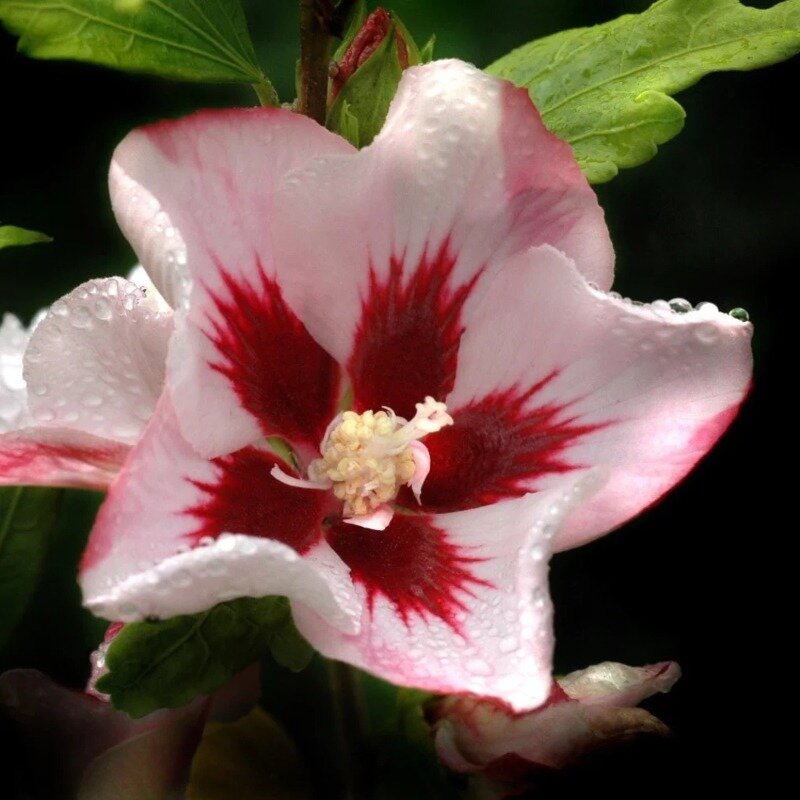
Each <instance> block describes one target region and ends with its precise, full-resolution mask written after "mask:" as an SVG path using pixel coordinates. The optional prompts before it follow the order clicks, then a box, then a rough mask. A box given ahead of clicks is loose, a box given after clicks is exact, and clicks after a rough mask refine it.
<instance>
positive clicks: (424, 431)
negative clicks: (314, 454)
mask: <svg viewBox="0 0 800 800" xmlns="http://www.w3.org/2000/svg"><path fill="white" fill-rule="evenodd" d="M334 422H336V421H334ZM452 424H453V419H452V417H451V416H450V415H449V414H448V413H447V407H446V406H445V404H444V403H439V402H437V401H435V400H434V399H433V398H432V397H426V398H425V402H424V403H417V413H416V414H415V416H414V418H413V419H412V420H411V421H409V422H406V420H404V419H402V418H400V417H397V416H395V414H394V412H392V411H365V412H363V413H362V414H357V413H356V412H355V411H345V412H343V413H342V414H341V415H340V416H339V418H338V422H336V424H332V425H331V427H330V428H329V430H328V433H327V434H326V436H325V439H324V441H323V442H322V448H321V450H322V458H318V459H316V460H315V461H312V462H311V464H310V465H309V467H308V476H309V478H310V479H311V480H312V481H318V482H324V481H331V482H332V483H333V493H334V495H335V496H336V497H337V498H339V499H340V500H342V501H343V503H344V513H345V515H347V516H362V515H365V514H369V513H371V512H372V511H374V510H375V509H376V508H378V507H379V506H381V505H384V504H385V503H388V502H390V501H391V500H394V498H395V497H397V493H398V491H399V490H400V487H401V486H403V484H407V483H409V482H410V481H411V479H412V477H413V476H414V473H415V471H416V462H415V461H414V451H413V448H412V447H411V443H412V442H414V441H417V440H419V439H422V438H423V437H424V436H427V435H428V434H429V433H435V432H436V431H439V430H441V428H443V427H444V426H445V425H452Z"/></svg>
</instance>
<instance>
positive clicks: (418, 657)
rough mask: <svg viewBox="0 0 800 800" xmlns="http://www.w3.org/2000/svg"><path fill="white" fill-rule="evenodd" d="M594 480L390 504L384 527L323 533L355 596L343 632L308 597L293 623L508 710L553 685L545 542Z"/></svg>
mask: <svg viewBox="0 0 800 800" xmlns="http://www.w3.org/2000/svg"><path fill="white" fill-rule="evenodd" d="M591 484H592V481H590V480H584V481H583V482H581V483H576V482H574V481H565V482H564V484H562V486H561V487H560V488H559V489H553V490H549V491H543V492H539V493H537V494H535V495H528V496H526V497H523V498H520V499H517V500H508V501H504V502H500V503H496V504H494V505H492V506H485V507H483V508H478V509H474V510H471V511H461V512H455V513H452V514H437V515H413V516H412V515H405V514H397V515H395V517H394V518H393V520H392V522H391V524H390V525H389V527H388V528H386V529H385V530H383V531H380V532H376V531H369V530H365V529H363V528H358V527H355V526H352V525H347V524H341V525H339V526H337V527H335V528H334V529H333V530H332V531H331V532H330V534H329V541H330V543H331V546H332V547H333V549H334V550H335V551H336V552H337V553H338V554H339V555H340V556H341V558H342V559H343V560H344V561H345V562H346V563H347V564H348V565H349V566H350V569H351V574H352V577H353V581H354V583H355V585H356V587H357V589H358V592H359V597H360V599H361V600H362V604H363V605H362V609H363V610H362V614H361V626H360V632H359V633H358V634H357V635H342V634H341V633H340V632H339V631H337V630H335V629H333V628H332V627H331V626H330V624H328V623H326V622H325V620H324V619H323V618H322V617H321V616H320V615H319V614H317V613H314V611H313V610H311V608H309V607H308V606H304V607H300V606H298V605H296V604H293V612H294V618H295V622H296V623H297V626H298V629H299V630H300V632H301V633H303V635H305V636H306V638H308V640H309V641H310V642H311V643H312V644H313V645H314V646H315V647H316V648H317V649H318V650H320V651H321V652H322V653H323V654H324V655H326V656H328V657H330V658H335V659H339V660H341V661H347V662H348V663H350V664H354V665H356V666H359V667H362V668H364V669H367V670H369V671H371V672H374V673H376V674H378V675H381V676H382V677H384V678H386V679H388V680H390V681H394V682H396V683H400V684H403V685H412V686H419V687H422V688H425V689H430V690H432V691H436V692H469V693H474V694H477V695H483V696H488V697H495V698H497V699H499V700H500V701H502V702H503V703H505V704H507V705H508V706H509V707H510V708H512V709H514V710H515V711H520V710H524V709H528V708H534V707H536V706H537V705H539V704H541V703H542V702H544V700H545V699H546V698H547V696H548V694H549V692H550V685H551V678H550V671H551V664H552V649H553V631H552V620H551V615H552V609H551V604H550V598H549V594H548V590H547V569H548V568H547V563H548V560H549V557H550V541H551V539H552V537H553V536H554V535H555V533H556V531H557V530H558V527H559V525H560V523H561V521H562V520H563V518H564V516H565V515H566V514H567V513H569V511H570V510H571V509H572V508H574V507H575V506H576V505H577V504H578V503H580V502H581V500H583V498H584V496H585V495H586V494H587V493H588V492H590V491H591V490H592V488H593V487H592V485H591Z"/></svg>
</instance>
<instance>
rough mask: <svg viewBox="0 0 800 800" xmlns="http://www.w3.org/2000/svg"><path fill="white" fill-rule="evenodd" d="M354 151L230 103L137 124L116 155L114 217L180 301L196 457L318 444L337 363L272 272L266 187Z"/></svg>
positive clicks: (181, 388)
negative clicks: (315, 162) (267, 442)
mask: <svg viewBox="0 0 800 800" xmlns="http://www.w3.org/2000/svg"><path fill="white" fill-rule="evenodd" d="M351 152H353V148H352V147H351V145H349V144H348V143H347V142H346V141H345V140H344V139H342V138H341V137H338V136H335V135H334V134H332V133H329V132H328V131H326V130H325V129H324V128H322V127H320V126H319V125H317V124H316V123H314V122H312V121H311V120H309V119H307V118H305V117H302V116H301V115H299V114H294V113H291V112H289V111H285V110H280V109H247V110H245V109H234V110H225V111H204V112H200V113H198V114H194V115H192V116H190V117H187V118H184V119H181V120H177V121H175V122H162V123H158V124H156V125H151V126H148V127H145V128H142V129H139V130H137V131H134V132H133V133H131V134H130V135H129V136H128V137H127V138H126V139H125V140H124V141H123V142H122V144H120V146H119V147H118V148H117V150H116V152H115V154H114V161H113V163H112V167H111V178H110V180H111V194H112V200H113V205H114V210H115V213H116V215H117V219H118V221H119V223H120V226H121V227H122V229H123V231H124V232H125V234H126V236H127V237H128V239H129V240H130V241H131V243H132V244H133V247H134V249H135V250H136V252H137V254H138V255H139V257H140V259H141V261H142V264H143V265H144V266H145V267H146V269H147V270H148V272H149V273H150V275H151V276H152V278H153V280H154V281H155V283H156V285H157V286H158V287H159V289H160V290H161V291H162V293H163V294H164V297H165V298H166V299H167V300H168V301H169V302H170V303H171V304H172V305H173V306H175V307H177V308H183V309H188V311H187V315H186V319H185V325H182V326H181V327H180V328H179V331H178V333H177V334H176V340H175V342H174V345H173V348H172V351H171V355H170V366H169V373H170V377H169V384H170V389H171V391H172V395H173V402H174V403H175V406H176V408H177V411H178V417H179V420H180V424H181V428H182V430H183V433H184V435H185V436H186V437H187V438H188V439H189V441H191V442H192V444H193V446H194V447H195V448H196V449H197V450H198V451H199V452H201V453H203V454H204V455H207V456H217V455H224V454H225V453H229V452H232V451H234V450H238V449H239V448H241V447H243V446H245V445H247V444H250V443H252V442H253V441H255V440H256V439H258V438H260V437H261V436H264V435H272V434H279V435H281V436H283V437H284V438H287V439H290V440H292V441H295V442H299V443H300V444H305V445H307V446H312V447H316V446H318V444H319V438H320V437H321V435H322V433H323V432H324V429H325V425H327V423H328V421H329V420H330V417H331V416H333V414H334V413H335V409H336V401H337V399H338V390H339V376H338V367H337V366H336V364H335V363H334V362H333V360H332V359H331V358H330V357H329V356H328V355H327V354H326V353H325V351H323V350H322V348H320V347H319V345H318V344H317V343H316V342H315V341H314V340H313V339H312V338H311V337H310V336H309V335H308V333H306V331H305V329H304V328H303V326H302V324H300V322H299V321H298V320H297V318H296V317H295V315H294V313H293V311H292V310H291V309H290V308H289V307H288V306H287V305H286V303H285V302H284V299H283V296H282V293H281V288H280V286H279V285H278V284H277V283H276V282H275V279H274V276H275V263H274V260H275V259H274V255H273V244H272V239H273V233H274V231H273V195H274V189H275V184H276V182H277V181H278V180H279V179H280V178H281V177H282V176H283V174H284V173H285V172H287V171H288V170H290V169H292V168H293V167H297V166H299V165H300V164H303V163H305V162H306V161H308V160H309V159H312V158H314V157H315V156H320V155H325V154H332V153H339V154H342V153H351ZM299 235H305V234H304V233H303V232H302V231H301V232H300V234H299ZM220 420H224V421H225V424H220Z"/></svg>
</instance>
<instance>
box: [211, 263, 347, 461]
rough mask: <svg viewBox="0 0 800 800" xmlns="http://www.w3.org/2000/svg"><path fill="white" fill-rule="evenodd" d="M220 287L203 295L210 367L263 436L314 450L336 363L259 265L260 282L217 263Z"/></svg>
mask: <svg viewBox="0 0 800 800" xmlns="http://www.w3.org/2000/svg"><path fill="white" fill-rule="evenodd" d="M218 268H219V271H220V274H221V275H222V279H223V282H224V285H225V288H226V290H227V291H226V293H224V294H223V293H216V294H215V293H211V297H212V300H213V301H214V305H215V307H216V310H217V315H216V316H215V317H214V318H213V319H210V320H209V327H210V330H209V331H208V336H209V338H210V339H211V341H212V342H213V343H214V346H215V347H216V349H217V351H218V352H219V354H220V356H221V358H220V360H219V361H216V362H214V363H212V364H211V367H212V368H213V369H215V370H217V371H218V372H220V373H221V374H222V375H224V376H225V377H226V378H228V380H230V382H231V384H232V386H233V389H234V391H235V392H236V394H237V396H238V397H239V400H240V402H241V404H242V406H243V407H244V408H245V409H247V411H249V412H250V413H251V414H252V415H253V416H254V417H256V418H257V419H258V420H259V422H260V423H261V428H262V430H263V432H264V434H265V435H267V436H269V435H272V434H278V435H280V436H284V437H285V438H287V439H289V440H290V441H294V442H302V443H304V444H306V445H309V446H311V447H313V448H315V449H316V447H317V446H318V445H319V442H320V440H321V439H322V435H323V433H324V432H325V427H326V425H327V424H328V422H329V421H330V419H331V418H332V417H333V415H334V414H335V413H336V405H337V402H338V394H339V366H338V364H337V363H336V362H335V361H334V360H333V358H331V356H330V355H328V353H326V352H325V350H323V349H322V347H320V346H319V344H317V342H316V341H315V340H314V339H312V338H311V335H310V334H309V333H308V331H307V330H306V329H305V327H304V325H303V323H302V322H300V320H299V319H298V318H297V316H296V315H295V314H294V312H293V311H292V310H291V309H290V308H289V307H288V306H287V305H286V302H285V301H284V299H283V295H282V293H281V290H280V287H279V286H278V284H277V283H276V282H275V281H274V280H273V279H272V278H269V277H268V276H267V275H266V273H265V272H264V269H263V267H262V266H261V265H260V264H259V276H260V280H259V283H258V285H255V286H252V285H250V284H249V283H246V282H244V281H241V282H237V281H236V280H234V279H233V277H232V276H231V275H230V274H229V273H228V272H226V270H225V269H224V267H223V266H222V265H221V264H220V265H218Z"/></svg>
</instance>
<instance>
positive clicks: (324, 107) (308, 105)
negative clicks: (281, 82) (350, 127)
mask: <svg viewBox="0 0 800 800" xmlns="http://www.w3.org/2000/svg"><path fill="white" fill-rule="evenodd" d="M317 4H318V0H300V87H299V91H300V96H299V97H298V100H297V110H298V111H299V112H300V113H301V114H305V115H306V116H307V117H311V119H314V120H316V121H317V122H319V123H320V125H324V124H325V117H326V116H327V112H328V68H329V63H330V43H331V37H330V35H329V34H328V32H327V30H326V29H325V26H324V23H323V18H322V15H321V14H320V13H319V9H318V8H317Z"/></svg>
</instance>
